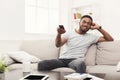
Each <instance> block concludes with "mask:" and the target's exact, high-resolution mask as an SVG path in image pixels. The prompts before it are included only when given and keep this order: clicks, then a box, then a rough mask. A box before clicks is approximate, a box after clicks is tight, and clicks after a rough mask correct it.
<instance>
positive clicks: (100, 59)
mask: <svg viewBox="0 0 120 80" xmlns="http://www.w3.org/2000/svg"><path fill="white" fill-rule="evenodd" d="M21 50H22V51H26V52H28V53H29V54H31V55H34V56H36V57H37V58H39V59H41V60H46V59H57V58H58V57H59V53H60V49H59V48H56V47H55V41H54V40H51V39H50V40H47V39H46V40H23V41H22V40H0V53H8V52H10V51H21ZM119 61H120V41H114V42H101V43H98V44H97V45H96V44H94V45H92V46H91V47H90V48H89V50H88V52H87V54H86V64H87V72H89V73H105V74H106V76H105V80H120V72H117V71H116V65H117V63H118V62H119ZM8 67H9V68H11V69H20V68H23V65H22V64H21V63H18V62H13V63H11V64H9V66H8ZM32 69H33V70H37V63H34V64H32ZM53 71H67V72H68V71H69V72H75V71H74V70H72V69H70V68H57V69H54V70H53Z"/></svg>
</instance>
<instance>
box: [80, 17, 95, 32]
mask: <svg viewBox="0 0 120 80" xmlns="http://www.w3.org/2000/svg"><path fill="white" fill-rule="evenodd" d="M92 23H93V19H92V17H91V16H89V15H84V16H82V17H81V20H80V22H79V30H80V32H82V33H86V32H87V31H88V30H89V29H90V28H91V25H92Z"/></svg>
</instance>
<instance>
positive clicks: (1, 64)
mask: <svg viewBox="0 0 120 80" xmlns="http://www.w3.org/2000/svg"><path fill="white" fill-rule="evenodd" d="M6 71H7V66H6V64H5V61H4V59H3V58H2V59H0V80H4V72H6Z"/></svg>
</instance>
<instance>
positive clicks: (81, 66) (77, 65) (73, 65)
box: [68, 61, 86, 73]
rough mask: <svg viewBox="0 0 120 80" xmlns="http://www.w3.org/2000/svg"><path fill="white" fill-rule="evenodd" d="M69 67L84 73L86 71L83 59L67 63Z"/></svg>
mask: <svg viewBox="0 0 120 80" xmlns="http://www.w3.org/2000/svg"><path fill="white" fill-rule="evenodd" d="M68 66H69V67H70V68H72V69H74V70H75V71H76V72H79V73H85V72H86V64H85V62H84V61H80V62H76V61H73V62H71V63H69V65H68Z"/></svg>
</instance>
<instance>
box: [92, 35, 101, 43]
mask: <svg viewBox="0 0 120 80" xmlns="http://www.w3.org/2000/svg"><path fill="white" fill-rule="evenodd" d="M93 37H94V40H93V43H97V42H98V40H99V38H100V36H98V35H93Z"/></svg>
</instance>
